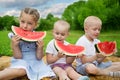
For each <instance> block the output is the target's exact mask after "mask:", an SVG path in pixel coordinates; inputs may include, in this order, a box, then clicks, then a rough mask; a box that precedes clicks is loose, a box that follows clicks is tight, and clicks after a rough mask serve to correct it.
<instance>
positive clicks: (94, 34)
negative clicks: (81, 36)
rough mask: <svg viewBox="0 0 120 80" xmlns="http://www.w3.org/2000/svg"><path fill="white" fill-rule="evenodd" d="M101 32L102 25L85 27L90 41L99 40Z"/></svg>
mask: <svg viewBox="0 0 120 80" xmlns="http://www.w3.org/2000/svg"><path fill="white" fill-rule="evenodd" d="M100 31H101V25H91V26H87V27H85V35H86V36H87V38H88V39H89V40H90V41H93V40H94V39H96V38H98V36H99V34H100Z"/></svg>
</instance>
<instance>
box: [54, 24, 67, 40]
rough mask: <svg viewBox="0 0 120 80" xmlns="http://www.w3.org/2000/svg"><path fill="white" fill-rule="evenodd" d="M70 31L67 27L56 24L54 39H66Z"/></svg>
mask: <svg viewBox="0 0 120 80" xmlns="http://www.w3.org/2000/svg"><path fill="white" fill-rule="evenodd" d="M68 34H69V32H68V29H67V28H65V27H64V28H61V27H60V26H56V27H54V29H53V36H54V39H56V40H59V41H64V40H65V39H66V37H67V36H68Z"/></svg>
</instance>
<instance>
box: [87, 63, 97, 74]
mask: <svg viewBox="0 0 120 80" xmlns="http://www.w3.org/2000/svg"><path fill="white" fill-rule="evenodd" d="M85 69H86V72H87V73H88V74H93V75H97V73H98V72H99V69H98V68H97V67H96V66H95V65H94V64H87V65H86V68H85Z"/></svg>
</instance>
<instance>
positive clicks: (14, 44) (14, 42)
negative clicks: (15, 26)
mask: <svg viewBox="0 0 120 80" xmlns="http://www.w3.org/2000/svg"><path fill="white" fill-rule="evenodd" d="M20 39H21V38H20V37H19V36H18V35H15V36H13V37H12V39H11V48H12V51H13V57H14V58H16V59H21V58H22V53H21V50H20V48H19V42H20Z"/></svg>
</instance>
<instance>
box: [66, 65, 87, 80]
mask: <svg viewBox="0 0 120 80" xmlns="http://www.w3.org/2000/svg"><path fill="white" fill-rule="evenodd" d="M66 72H67V74H68V76H69V77H70V78H71V79H72V80H79V79H80V77H84V78H81V80H89V78H88V77H87V76H82V75H80V74H78V73H77V72H76V71H75V70H74V69H73V68H72V67H67V68H66Z"/></svg>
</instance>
